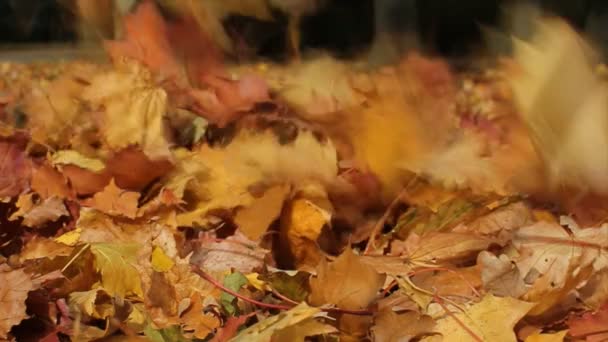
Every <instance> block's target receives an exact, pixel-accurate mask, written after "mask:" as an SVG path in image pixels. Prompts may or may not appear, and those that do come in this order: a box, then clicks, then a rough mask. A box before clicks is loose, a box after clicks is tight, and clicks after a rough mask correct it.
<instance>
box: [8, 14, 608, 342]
mask: <svg viewBox="0 0 608 342" xmlns="http://www.w3.org/2000/svg"><path fill="white" fill-rule="evenodd" d="M193 23H194V22H193V21H188V20H187V19H184V20H182V21H180V22H171V23H168V22H165V20H164V19H163V18H162V17H161V16H160V15H159V14H158V12H157V11H156V9H155V7H154V6H153V5H152V3H151V2H144V3H143V5H141V6H140V7H139V8H138V9H137V11H136V12H134V13H133V14H131V15H129V16H128V17H127V18H126V24H125V27H126V36H125V39H124V40H122V41H113V42H108V43H107V46H106V47H107V50H108V52H109V55H110V56H111V58H112V63H111V65H95V64H90V63H86V62H71V63H67V64H59V65H48V64H47V65H16V64H4V65H1V66H0V76H1V77H0V78H1V82H2V83H1V84H0V85H1V86H2V89H3V90H4V92H3V93H2V96H0V105H1V109H2V111H1V113H0V114H1V119H2V123H1V125H0V136H1V138H0V159H1V160H2V164H1V166H0V168H1V176H0V198H2V202H1V203H0V224H1V228H0V253H1V255H2V260H1V261H0V303H1V304H0V307H1V310H0V339H8V340H17V341H46V342H50V341H68V340H73V341H91V340H100V341H101V340H102V341H123V340H127V341H131V340H133V341H135V340H141V341H189V340H205V341H209V340H211V341H228V340H230V341H304V340H324V341H338V340H340V341H358V340H373V341H409V340H416V341H441V340H443V341H491V342H501V341H518V340H520V341H527V342H534V341H563V340H564V339H566V340H569V341H572V340H574V341H605V340H608V330H607V329H606V327H607V326H608V285H607V284H608V258H607V257H606V255H605V254H604V253H605V251H606V249H607V248H608V225H606V224H605V223H606V221H607V220H606V219H607V218H608V210H607V209H608V205H606V201H603V200H602V196H601V194H598V193H591V192H590V193H589V194H586V195H584V196H582V195H581V196H579V197H574V196H570V195H567V194H569V192H567V191H566V190H564V191H556V190H555V189H554V188H553V187H552V182H553V181H554V180H555V179H554V178H551V177H545V176H546V174H547V170H546V168H547V166H546V163H545V161H544V160H543V154H542V153H541V154H539V153H538V152H537V149H536V147H535V144H534V139H530V133H529V130H528V128H529V127H528V126H527V125H525V124H524V122H522V121H521V120H520V119H519V118H520V116H518V113H517V111H516V109H515V108H516V106H514V101H515V100H514V93H513V92H512V90H511V89H512V87H511V84H512V83H510V82H509V77H507V76H509V75H510V73H512V74H517V71H515V69H516V67H515V65H514V64H513V63H511V64H509V63H506V64H505V66H504V67H500V68H498V69H496V70H490V71H485V72H480V73H475V74H465V75H461V74H458V75H456V74H454V73H453V72H452V71H451V70H450V68H449V67H448V66H447V64H445V63H443V62H442V61H440V60H434V59H428V58H425V57H421V56H417V55H410V56H407V57H405V58H404V59H403V61H402V63H400V64H399V65H395V66H392V67H386V68H383V69H381V70H373V71H370V70H365V69H363V68H361V67H360V66H358V65H356V64H349V63H346V62H338V61H336V60H334V59H332V58H329V57H326V58H318V59H314V60H311V61H306V62H303V63H301V64H298V65H293V66H278V65H263V64H262V65H254V66H241V67H228V66H226V65H225V64H224V63H223V61H222V59H221V53H220V52H219V51H217V50H215V49H214V48H213V46H212V45H211V43H210V40H209V39H206V36H205V35H204V33H202V32H200V31H197V30H198V26H197V25H194V24H193ZM192 42H197V43H196V44H193V43H192ZM519 72H521V71H519ZM516 89H519V90H521V88H516ZM515 94H517V92H516V93H515ZM522 108H525V106H523V107H522ZM532 136H533V135H532ZM540 146H541V147H542V146H546V145H542V142H541V143H540ZM596 146H597V145H596ZM554 176H555V175H554ZM555 177H557V179H560V180H564V179H566V178H564V177H563V176H560V175H557V176H555ZM560 177H561V178H560ZM560 184H565V185H566V186H565V187H566V188H569V187H574V186H576V185H577V184H568V183H567V182H562V183H560ZM524 194H526V195H524ZM547 199H550V200H551V201H549V200H547ZM547 203H550V205H549V204H547ZM602 224H603V225H602Z"/></svg>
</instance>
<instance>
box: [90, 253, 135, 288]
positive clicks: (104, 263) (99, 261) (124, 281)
mask: <svg viewBox="0 0 608 342" xmlns="http://www.w3.org/2000/svg"><path fill="white" fill-rule="evenodd" d="M138 250H139V246H138V245H137V244H112V243H95V244H92V245H91V252H92V253H93V255H94V256H95V264H96V267H97V270H98V271H99V272H100V273H101V285H102V286H103V288H104V289H105V290H106V291H107V292H108V293H109V294H110V295H112V296H119V297H122V298H126V297H127V296H130V295H135V296H137V297H139V298H142V299H143V291H142V288H141V280H140V277H139V273H138V272H137V269H135V267H134V266H133V264H134V263H135V256H136V254H137V251H138Z"/></svg>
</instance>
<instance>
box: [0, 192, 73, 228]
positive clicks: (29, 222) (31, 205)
mask: <svg viewBox="0 0 608 342" xmlns="http://www.w3.org/2000/svg"><path fill="white" fill-rule="evenodd" d="M33 196H34V194H33V193H29V194H25V195H21V196H19V199H18V200H17V203H16V206H17V209H18V210H17V211H16V212H15V213H13V214H12V215H11V216H10V217H9V219H10V220H15V219H17V218H23V221H22V224H23V225H24V226H26V227H32V228H40V226H42V225H43V224H44V223H47V222H55V221H57V220H58V219H59V218H60V217H62V216H69V215H70V213H69V212H68V210H67V209H66V207H65V204H64V202H63V200H62V199H60V198H57V197H49V198H47V199H44V200H42V201H39V202H34V198H33Z"/></svg>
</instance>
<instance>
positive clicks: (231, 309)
mask: <svg viewBox="0 0 608 342" xmlns="http://www.w3.org/2000/svg"><path fill="white" fill-rule="evenodd" d="M247 283H248V281H247V278H246V277H245V276H244V275H243V274H242V273H239V272H234V273H231V274H229V275H227V276H226V277H225V278H224V286H226V288H227V289H230V290H232V291H234V292H239V291H240V290H241V287H243V286H245V285H247ZM235 299H236V297H235V296H233V295H231V294H230V293H228V292H222V295H221V296H220V301H221V303H222V306H223V307H224V310H226V311H227V312H228V313H229V314H231V315H234V314H235V313H236V312H237V307H236V305H235V304H234V303H233V301H234V300H235Z"/></svg>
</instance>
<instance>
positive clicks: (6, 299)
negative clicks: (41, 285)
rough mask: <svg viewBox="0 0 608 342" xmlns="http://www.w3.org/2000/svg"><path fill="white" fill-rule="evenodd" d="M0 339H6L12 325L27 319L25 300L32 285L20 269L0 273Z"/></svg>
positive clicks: (27, 276) (28, 277)
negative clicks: (0, 310) (0, 309)
mask: <svg viewBox="0 0 608 342" xmlns="http://www.w3.org/2000/svg"><path fill="white" fill-rule="evenodd" d="M0 284H2V286H1V287H0V305H1V306H2V312H1V313H0V337H2V338H7V334H8V332H9V331H10V330H11V328H12V327H13V326H14V325H17V324H19V322H21V320H23V319H25V318H26V317H27V313H26V307H25V300H26V298H27V295H28V292H30V291H31V290H33V288H34V285H33V283H32V280H31V279H30V276H29V275H27V274H26V273H25V272H24V271H23V270H22V269H18V270H12V271H8V272H7V271H4V272H0Z"/></svg>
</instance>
